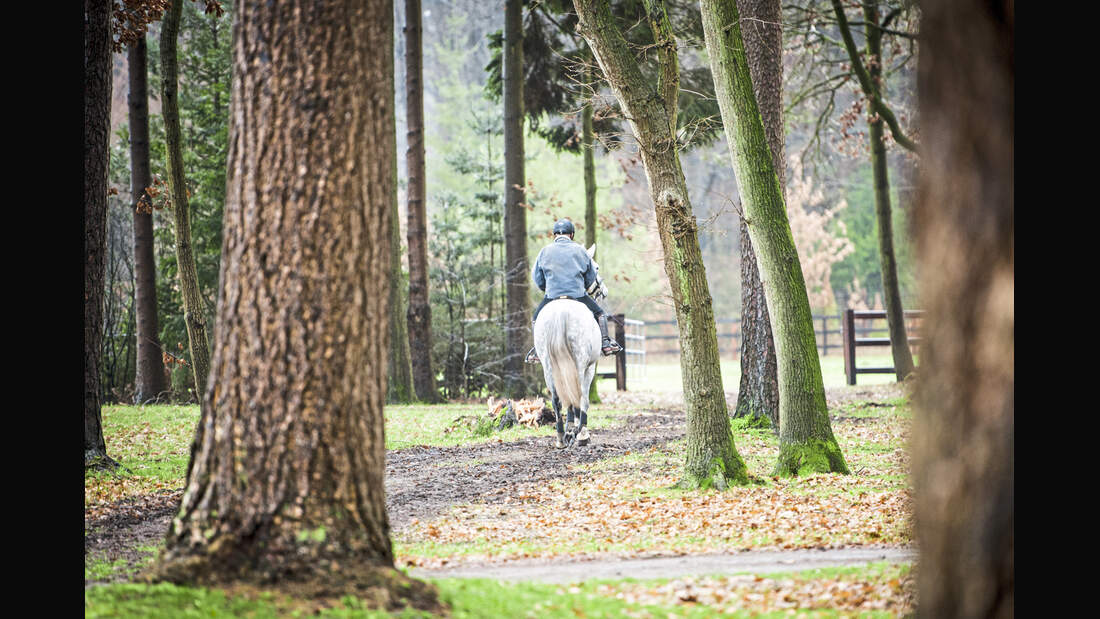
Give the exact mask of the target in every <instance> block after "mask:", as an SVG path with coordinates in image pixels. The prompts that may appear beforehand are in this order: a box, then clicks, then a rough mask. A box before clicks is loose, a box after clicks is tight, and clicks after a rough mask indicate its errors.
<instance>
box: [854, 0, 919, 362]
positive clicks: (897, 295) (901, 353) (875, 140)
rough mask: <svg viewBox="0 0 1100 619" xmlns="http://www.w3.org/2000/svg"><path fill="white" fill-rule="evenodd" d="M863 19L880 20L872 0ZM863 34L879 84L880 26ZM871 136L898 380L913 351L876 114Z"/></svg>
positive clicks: (881, 256)
mask: <svg viewBox="0 0 1100 619" xmlns="http://www.w3.org/2000/svg"><path fill="white" fill-rule="evenodd" d="M863 16H864V20H865V21H866V22H867V23H868V24H878V23H879V21H880V17H879V13H878V6H876V5H875V3H873V2H867V3H864V5H863ZM863 31H864V33H865V35H866V37H867V56H868V59H869V62H868V63H867V64H868V67H867V70H868V73H869V74H870V76H871V84H873V85H874V86H875V87H876V88H879V87H880V85H881V80H882V30H880V29H879V28H876V27H873V26H864V28H863ZM868 96H874V97H875V98H877V99H881V98H882V93H881V92H880V91H878V90H876V91H875V92H874V93H870V94H868ZM868 124H869V125H870V126H869V134H870V138H871V168H872V169H873V171H874V176H875V218H876V220H877V222H878V250H879V265H880V268H881V269H882V296H883V301H884V303H885V305H886V322H887V324H888V326H889V330H890V351H891V352H892V353H893V357H894V373H895V375H896V376H897V379H898V380H899V381H901V380H905V378H906V377H907V376H909V375H910V374H912V373H913V353H912V352H911V351H910V350H909V336H908V334H906V332H905V309H904V307H902V304H901V288H900V286H899V284H898V265H897V260H896V259H895V258H894V224H893V210H892V207H891V205H890V177H889V170H888V167H887V161H886V144H884V143H883V141H882V140H883V138H884V137H885V135H884V134H885V131H884V128H883V120H882V119H881V118H879V117H878V116H877V115H876V116H875V118H873V119H872V120H871V121H870V122H869V123H868Z"/></svg>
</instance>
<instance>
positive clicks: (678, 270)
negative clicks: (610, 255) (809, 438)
mask: <svg viewBox="0 0 1100 619" xmlns="http://www.w3.org/2000/svg"><path fill="white" fill-rule="evenodd" d="M574 5H575V7H576V9H577V15H578V16H579V18H580V24H579V30H580V33H581V35H582V36H583V37H584V38H585V40H586V41H588V45H589V48H590V49H591V50H592V52H593V54H594V55H595V58H596V61H597V62H598V63H599V66H600V68H601V69H602V70H603V74H604V76H605V77H606V78H607V81H608V83H609V84H610V85H611V89H612V90H613V91H614V93H615V97H616V98H617V99H618V101H619V103H620V105H621V106H622V107H623V109H624V110H625V112H626V116H627V117H628V118H629V119H630V124H631V128H632V129H633V132H634V135H635V137H636V138H637V140H638V144H639V146H640V148H641V153H642V162H643V164H644V166H645V171H646V178H647V179H648V182H649V190H650V195H651V197H652V198H653V207H654V211H655V213H656V216H657V228H658V233H659V235H660V238H661V247H662V249H663V250H664V265H665V273H666V275H667V276H668V280H669V285H670V288H671V289H672V298H673V303H674V305H675V308H676V318H677V322H678V325H679V330H680V349H681V356H680V371H681V378H682V380H683V385H684V400H685V403H686V405H687V447H686V450H685V451H686V454H685V463H684V478H683V480H682V481H681V485H682V486H685V487H691V486H703V487H706V486H711V485H713V486H715V487H718V488H724V487H726V486H727V485H732V484H743V483H747V481H748V472H747V469H746V467H745V463H744V461H743V460H742V459H741V456H740V454H738V453H737V447H736V445H735V444H734V440H733V433H732V431H731V430H730V419H729V415H728V411H727V409H726V400H725V392H724V390H723V387H722V374H721V369H720V365H719V357H718V337H717V332H716V329H715V324H714V311H713V308H712V306H711V296H710V289H709V287H708V285H707V279H706V271H705V268H704V266H703V259H702V254H701V252H700V250H699V237H698V232H697V228H696V222H695V217H694V216H693V215H692V212H691V203H690V200H689V197H688V191H687V186H686V183H685V181H684V173H683V170H682V169H681V167H680V159H679V154H678V151H677V141H676V114H677V95H678V94H679V67H678V64H677V58H676V41H675V38H674V37H673V35H672V28H671V25H670V24H669V21H668V18H667V16H666V14H665V11H664V6H663V4H660V3H656V2H652V3H647V8H648V10H649V13H650V22H651V26H652V27H653V31H654V32H655V33H657V34H656V36H657V40H656V41H655V44H656V46H657V49H658V53H659V59H660V71H661V75H660V78H659V80H658V83H657V84H656V85H654V84H652V83H651V82H649V81H647V80H646V79H645V77H644V76H643V74H642V72H641V69H640V68H639V66H638V63H637V61H636V60H635V59H634V54H633V52H631V50H630V49H629V48H628V46H627V43H626V40H625V39H624V38H623V35H622V31H621V30H620V28H619V26H618V24H617V23H616V22H615V18H614V17H613V15H612V13H611V9H610V6H609V5H608V2H607V0H574ZM654 86H656V87H654Z"/></svg>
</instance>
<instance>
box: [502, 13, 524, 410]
mask: <svg viewBox="0 0 1100 619" xmlns="http://www.w3.org/2000/svg"><path fill="white" fill-rule="evenodd" d="M526 186H527V181H526V176H525V173H524V147H523V0H506V2H505V5H504V269H505V282H506V284H505V288H506V290H507V295H508V306H507V312H506V315H505V338H504V342H505V343H504V390H505V392H506V393H507V394H508V396H509V397H513V398H520V397H523V396H524V395H525V391H526V388H527V386H526V381H525V380H524V372H523V358H524V356H525V355H526V354H527V350H528V349H529V348H530V347H531V300H530V299H529V298H528V296H529V294H530V293H529V292H528V291H529V285H528V283H527V282H528V280H529V279H530V277H531V272H530V269H529V268H528V266H527V207H526V204H525V203H526V200H525V199H524V192H525V189H526Z"/></svg>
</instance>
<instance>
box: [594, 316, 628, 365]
mask: <svg viewBox="0 0 1100 619" xmlns="http://www.w3.org/2000/svg"><path fill="white" fill-rule="evenodd" d="M597 322H599V323H600V335H602V336H603V354H604V356H607V355H613V354H615V353H617V352H619V351H621V350H622V349H623V347H622V346H619V343H618V342H616V341H615V340H613V339H611V338H609V337H607V314H600V317H599V318H598V319H597Z"/></svg>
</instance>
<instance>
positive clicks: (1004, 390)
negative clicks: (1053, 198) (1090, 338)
mask: <svg viewBox="0 0 1100 619" xmlns="http://www.w3.org/2000/svg"><path fill="white" fill-rule="evenodd" d="M921 11H922V17H921V29H920V30H921V51H920V54H921V56H920V65H919V67H918V75H917V93H918V96H919V99H920V106H921V136H922V140H921V167H922V169H921V176H920V180H919V181H918V196H919V198H918V200H917V203H916V207H915V209H914V224H915V225H914V228H915V230H916V232H917V235H916V236H917V255H918V258H919V264H920V270H919V272H920V281H921V291H922V298H923V303H924V305H925V308H926V312H927V313H926V314H925V317H924V321H923V325H924V326H923V327H922V333H921V338H922V340H921V350H922V352H921V356H922V360H923V362H922V363H921V370H920V372H919V377H918V380H917V389H916V397H915V402H914V404H915V406H914V409H915V414H914V416H913V438H912V457H913V466H912V471H913V472H912V475H913V490H914V508H913V516H914V531H915V534H916V539H917V543H918V545H919V547H920V570H919V574H918V577H917V589H918V593H917V616H918V617H1012V616H1014V612H1015V611H1014V607H1015V516H1014V497H1015V490H1014V485H1015V446H1014V443H1015V431H1014V416H1015V396H1014V392H1015V384H1016V383H1015V370H1014V366H1015V344H1014V338H1015V335H1014V332H1015V300H1014V299H1015V275H1014V273H1015V198H1014V194H1015V187H1014V180H1013V178H1014V174H1015V163H1014V159H1015V146H1014V143H1015V96H1014V91H1015V68H1014V65H1015V60H1014V54H1015V52H1014V47H1015V16H1014V10H1013V3H1012V2H975V1H973V0H931V1H927V2H922V3H921ZM959 24H966V28H959V27H958V25H959Z"/></svg>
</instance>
